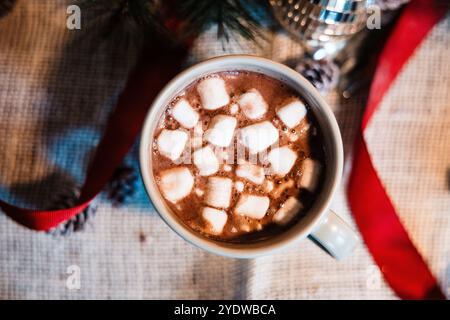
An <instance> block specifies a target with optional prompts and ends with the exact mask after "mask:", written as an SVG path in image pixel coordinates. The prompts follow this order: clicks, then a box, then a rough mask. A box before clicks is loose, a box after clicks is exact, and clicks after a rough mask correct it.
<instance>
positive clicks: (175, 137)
mask: <svg viewBox="0 0 450 320" xmlns="http://www.w3.org/2000/svg"><path fill="white" fill-rule="evenodd" d="M187 140H188V135H187V133H186V132H184V131H182V130H167V129H163V130H162V131H161V133H160V134H159V136H158V139H157V144H158V150H159V152H160V153H161V154H162V155H163V156H165V157H167V158H169V159H170V160H172V161H175V160H176V159H178V158H179V157H180V155H181V153H183V150H184V147H185V146H186V142H187Z"/></svg>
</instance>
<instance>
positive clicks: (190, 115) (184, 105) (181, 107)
mask: <svg viewBox="0 0 450 320" xmlns="http://www.w3.org/2000/svg"><path fill="white" fill-rule="evenodd" d="M172 117H174V118H175V120H177V121H178V122H179V123H180V124H181V125H182V126H183V127H185V128H186V129H191V128H193V127H195V125H196V124H197V122H198V118H199V115H198V112H197V111H195V110H194V109H193V108H192V107H191V105H190V104H189V102H188V101H187V100H186V99H181V100H180V101H178V102H177V103H176V104H175V106H174V107H173V108H172Z"/></svg>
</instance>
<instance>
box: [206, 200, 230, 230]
mask: <svg viewBox="0 0 450 320" xmlns="http://www.w3.org/2000/svg"><path fill="white" fill-rule="evenodd" d="M202 217H203V219H205V220H206V221H207V222H208V224H209V226H210V227H211V232H212V233H213V234H221V233H222V231H223V227H224V226H225V224H226V223H227V220H228V216H227V213H226V212H225V211H222V210H217V209H214V208H210V207H205V208H203V210H202Z"/></svg>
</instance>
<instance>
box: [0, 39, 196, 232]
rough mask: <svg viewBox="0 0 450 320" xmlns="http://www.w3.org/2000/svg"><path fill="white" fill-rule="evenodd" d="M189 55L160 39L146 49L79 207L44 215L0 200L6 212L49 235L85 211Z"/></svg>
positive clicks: (112, 120)
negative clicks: (162, 90) (157, 97)
mask: <svg viewBox="0 0 450 320" xmlns="http://www.w3.org/2000/svg"><path fill="white" fill-rule="evenodd" d="M186 53H187V51H186V50H185V49H184V48H173V47H168V46H167V45H165V44H164V43H162V42H161V41H158V40H156V39H154V41H153V42H152V44H151V45H149V46H148V47H146V48H145V49H144V51H143V54H142V56H141V58H140V60H139V62H138V63H137V65H136V68H135V70H134V71H133V72H132V73H131V74H130V76H129V78H128V81H127V84H126V86H125V89H124V91H123V92H122V94H121V96H120V97H119V101H118V104H117V106H116V108H115V111H114V113H113V114H112V116H111V118H110V120H109V122H108V125H107V127H106V130H105V133H104V135H103V137H102V139H101V141H100V144H99V146H98V147H97V151H96V154H95V158H94V161H93V163H92V165H91V166H90V169H89V170H88V173H87V175H86V180H85V183H84V185H83V187H82V189H81V194H80V198H79V200H78V203H77V205H76V206H75V207H72V208H68V209H63V210H52V211H41V210H33V209H27V208H19V207H16V206H13V205H11V204H9V203H6V202H4V201H1V200H0V207H1V208H2V209H3V211H4V212H5V213H6V214H7V215H8V216H9V217H10V218H12V219H13V220H14V221H16V222H18V223H19V224H21V225H23V226H25V227H28V228H30V229H33V230H37V231H48V230H50V229H52V228H54V227H56V226H57V225H59V224H60V223H62V222H64V221H66V220H68V219H70V218H71V217H73V216H75V215H77V214H78V213H80V212H81V211H82V210H84V209H85V208H86V207H87V206H88V205H89V203H90V202H91V201H92V199H93V198H94V197H95V196H96V195H97V194H98V193H99V192H100V191H101V190H102V188H103V186H104V185H105V184H106V182H107V181H108V179H109V178H110V177H111V176H112V174H113V172H114V170H115V169H116V168H117V167H118V166H119V165H120V164H121V162H122V159H123V158H124V157H125V155H126V154H127V152H128V150H129V149H130V147H131V146H132V145H133V143H134V141H135V140H136V137H137V135H138V133H139V131H140V130H141V127H142V125H143V121H144V119H145V116H146V114H147V111H148V108H149V107H150V105H151V103H152V101H153V100H154V98H155V97H156V95H157V94H158V93H159V91H160V90H161V89H162V88H163V86H164V85H165V84H166V83H167V82H168V81H169V80H170V79H172V78H173V77H174V76H175V75H176V73H177V72H178V71H179V69H180V67H181V63H182V61H183V60H184V58H185V56H186Z"/></svg>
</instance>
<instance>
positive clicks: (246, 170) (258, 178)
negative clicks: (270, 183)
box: [236, 162, 264, 184]
mask: <svg viewBox="0 0 450 320" xmlns="http://www.w3.org/2000/svg"><path fill="white" fill-rule="evenodd" d="M236 175H237V176H238V177H241V178H244V179H246V180H248V181H250V182H253V183H255V184H261V183H263V182H264V168H262V167H260V166H257V165H254V164H251V163H248V162H247V163H243V164H240V165H238V167H237V169H236Z"/></svg>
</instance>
